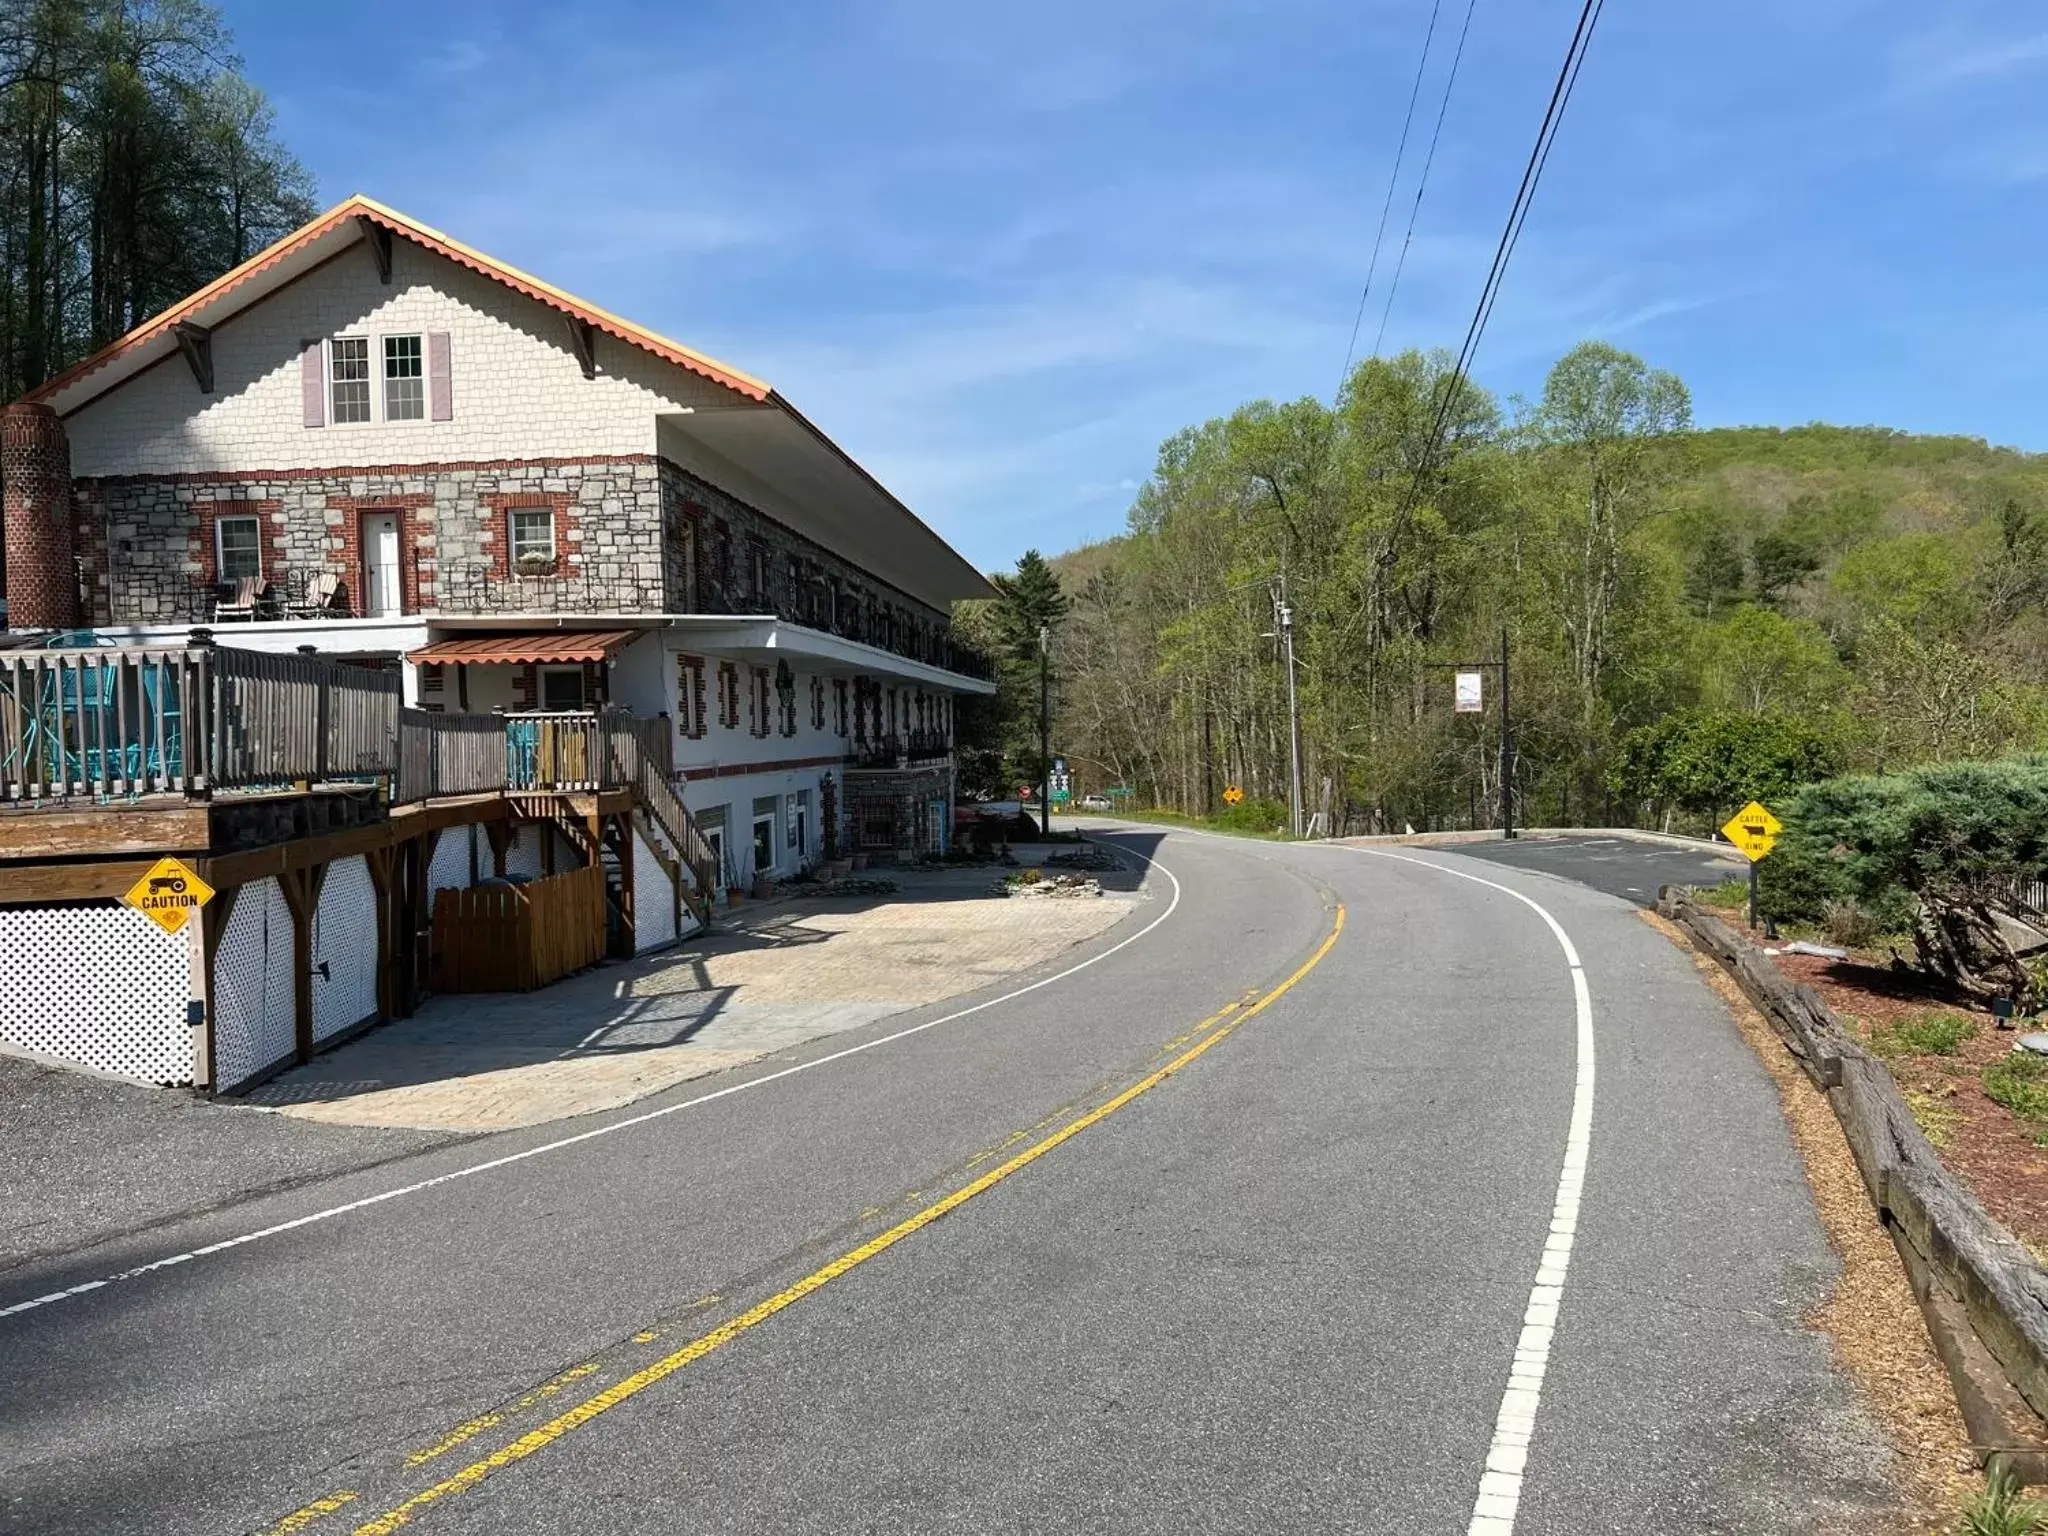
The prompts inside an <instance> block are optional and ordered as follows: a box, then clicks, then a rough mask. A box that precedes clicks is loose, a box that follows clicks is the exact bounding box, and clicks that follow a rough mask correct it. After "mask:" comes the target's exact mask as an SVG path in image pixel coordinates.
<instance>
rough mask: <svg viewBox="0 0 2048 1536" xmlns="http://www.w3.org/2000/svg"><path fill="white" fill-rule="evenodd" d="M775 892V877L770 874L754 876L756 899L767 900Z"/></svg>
mask: <svg viewBox="0 0 2048 1536" xmlns="http://www.w3.org/2000/svg"><path fill="white" fill-rule="evenodd" d="M774 894H775V877H774V876H773V875H770V874H757V875H755V876H754V900H756V901H766V900H767V899H768V898H769V897H770V896H773V895H774Z"/></svg>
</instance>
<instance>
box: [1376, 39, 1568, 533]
mask: <svg viewBox="0 0 2048 1536" xmlns="http://www.w3.org/2000/svg"><path fill="white" fill-rule="evenodd" d="M1605 5H1606V0H1585V5H1584V7H1583V8H1582V9H1581V10H1580V12H1579V24H1578V26H1577V27H1576V28H1574V29H1573V31H1572V40H1571V45H1570V46H1569V47H1568V48H1566V50H1565V56H1564V63H1563V64H1562V65H1561V66H1560V67H1559V69H1558V72H1557V83H1556V84H1555V85H1554V86H1552V87H1551V91H1550V105H1549V106H1548V107H1547V108H1546V109H1545V110H1544V113H1543V122H1542V125H1541V126H1540V127H1538V128H1537V130H1536V143H1535V146H1534V147H1533V148H1532V149H1531V150H1530V151H1529V163H1528V164H1527V165H1525V166H1523V168H1522V182H1521V185H1520V186H1519V187H1517V188H1516V190H1515V201H1514V205H1513V206H1512V207H1511V208H1510V209H1509V210H1508V221H1507V224H1506V226H1505V227H1504V228H1503V229H1502V230H1501V234H1500V243H1499V245H1498V246H1496V247H1495V249H1494V253H1493V265H1492V267H1491V268H1489V269H1488V271H1487V274H1486V283H1485V286H1484V287H1483V288H1481V290H1480V294H1479V303H1478V305H1477V307H1476V308H1474V310H1473V311H1472V323H1471V324H1470V325H1469V326H1467V327H1466V329H1465V342H1464V345H1463V346H1461V347H1460V348H1459V349H1458V360H1457V363H1456V365H1455V366H1454V367H1453V368H1452V369H1451V377H1450V382H1449V387H1448V388H1447V389H1446V390H1445V391H1444V394H1443V398H1442V399H1441V400H1439V401H1438V402H1437V410H1436V417H1435V420H1434V421H1433V422H1432V424H1431V426H1430V431H1429V438H1428V440H1427V441H1426V442H1425V443H1424V444H1423V451H1422V458H1421V460H1420V461H1419V462H1418V463H1417V465H1416V468H1415V478H1414V480H1413V481H1412V482H1411V483H1410V485H1409V491H1408V496H1407V498H1406V499H1405V500H1404V501H1403V503H1402V507H1401V514H1400V515H1401V516H1403V517H1405V516H1406V514H1407V513H1408V512H1409V511H1411V510H1412V509H1413V508H1414V505H1415V501H1416V499H1417V497H1419V496H1420V494H1421V491H1422V482H1423V478H1424V477H1425V476H1426V475H1427V474H1428V473H1429V471H1430V470H1431V469H1432V468H1433V467H1434V465H1435V460H1436V453H1437V449H1438V448H1439V447H1440V446H1441V440H1442V436H1443V432H1444V429H1445V427H1446V426H1447V425H1448V424H1449V422H1450V416H1451V411H1452V409H1453V407H1454V405H1455V403H1456V401H1457V398H1458V396H1459V395H1460V394H1461V393H1462V392H1463V390H1464V385H1465V380H1466V378H1467V377H1469V375H1470V372H1471V367H1472V359H1473V357H1474V356H1476V355H1477V353H1478V351H1479V339H1480V337H1481V336H1482V335H1484V334H1485V331H1486V322H1487V320H1488V319H1489V318H1490V317H1491V316H1492V314H1493V305H1494V301H1495V300H1496V299H1497V298H1499V297H1500V285H1501V280H1502V278H1504V277H1505V276H1506V274H1507V265H1508V258H1509V257H1511V256H1512V255H1513V254H1514V250H1515V246H1516V244H1517V243H1518V242H1519V241H1520V240H1521V237H1522V226H1523V224H1524V223H1526V222H1527V221H1528V217H1529V205H1530V203H1531V202H1532V201H1533V200H1534V198H1535V196H1536V188H1537V186H1538V184H1539V183H1541V181H1542V180H1543V168H1544V166H1545V165H1546V164H1547V163H1548V162H1549V160H1550V146H1551V145H1552V144H1553V143H1554V142H1555V141H1556V139H1557V130H1558V127H1559V125H1560V124H1561V123H1562V122H1563V120H1564V109H1565V107H1566V106H1567V105H1568V104H1569V102H1570V101H1571V95H1572V89H1573V87H1575V86H1576V85H1577V84H1578V81H1579V69H1580V67H1581V66H1582V65H1583V64H1584V63H1585V58H1586V49H1587V48H1588V47H1590V46H1591V44H1592V41H1593V29H1594V28H1595V27H1596V26H1598V25H1599V22H1600V12H1601V11H1602V9H1603V8H1604V7H1605ZM1398 520H1399V519H1398V518H1397V521H1398Z"/></svg>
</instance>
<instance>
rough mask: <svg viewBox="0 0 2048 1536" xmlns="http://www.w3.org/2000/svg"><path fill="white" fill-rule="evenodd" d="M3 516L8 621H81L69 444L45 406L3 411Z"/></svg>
mask: <svg viewBox="0 0 2048 1536" xmlns="http://www.w3.org/2000/svg"><path fill="white" fill-rule="evenodd" d="M0 486H4V488H5V489H4V496H0V519H4V522H5V539H6V551H7V564H6V572H7V622H8V623H9V624H10V625H11V626H12V627H13V628H15V629H63V628H67V627H69V626H70V625H73V624H76V623H77V622H78V570H77V566H76V564H75V561H74V556H73V551H74V543H73V534H74V521H75V513H74V512H73V510H72V506H71V445H70V441H69V439H67V438H66V437H65V435H64V423H63V421H62V420H60V419H59V418H58V415H57V413H56V412H55V411H53V410H52V409H50V407H49V406H47V405H33V404H28V403H26V402H23V403H18V404H15V405H10V406H8V407H7V409H6V411H5V412H4V413H0Z"/></svg>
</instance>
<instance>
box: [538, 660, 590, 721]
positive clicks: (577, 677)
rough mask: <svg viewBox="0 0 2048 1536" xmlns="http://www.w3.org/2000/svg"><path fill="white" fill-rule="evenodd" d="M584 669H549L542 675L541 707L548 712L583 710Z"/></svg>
mask: <svg viewBox="0 0 2048 1536" xmlns="http://www.w3.org/2000/svg"><path fill="white" fill-rule="evenodd" d="M583 704H584V698H583V669H582V668H581V667H549V668H548V669H547V670H546V671H544V672H542V673H541V675H540V707H541V708H542V709H548V710H569V709H581V708H583Z"/></svg>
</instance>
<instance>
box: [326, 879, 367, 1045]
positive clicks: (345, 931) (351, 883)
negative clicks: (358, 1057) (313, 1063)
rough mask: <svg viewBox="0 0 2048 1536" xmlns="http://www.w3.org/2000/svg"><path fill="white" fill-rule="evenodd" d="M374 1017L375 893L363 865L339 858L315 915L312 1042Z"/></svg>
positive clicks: (329, 1037) (330, 1036) (327, 881)
mask: <svg viewBox="0 0 2048 1536" xmlns="http://www.w3.org/2000/svg"><path fill="white" fill-rule="evenodd" d="M322 966H325V967H326V970H325V972H324V973H323V972H322V970H321V967H322ZM376 1014H377V890H376V887H375V886H373V885H372V884H371V883H370V866H369V862H368V861H367V860H365V859H363V858H362V857H360V856H358V857H356V858H352V859H339V860H337V861H336V862H335V863H333V864H332V865H330V866H329V867H328V870H327V880H326V883H325V884H323V885H322V886H321V887H320V905H319V906H318V907H316V908H315V909H314V911H313V1039H314V1041H315V1042H318V1041H322V1040H328V1039H331V1038H333V1037H334V1036H335V1035H338V1034H340V1033H341V1032H342V1031H343V1030H344V1029H348V1028H350V1027H351V1026H352V1025H356V1024H361V1023H363V1022H364V1021H365V1020H368V1019H371V1018H374V1017H376Z"/></svg>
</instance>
